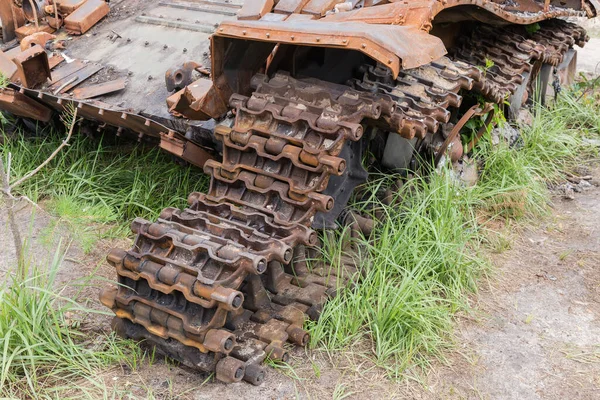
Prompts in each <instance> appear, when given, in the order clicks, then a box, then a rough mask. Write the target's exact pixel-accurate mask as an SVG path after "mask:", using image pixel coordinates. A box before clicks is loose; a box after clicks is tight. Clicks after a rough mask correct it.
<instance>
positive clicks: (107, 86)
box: [73, 78, 126, 100]
mask: <svg viewBox="0 0 600 400" xmlns="http://www.w3.org/2000/svg"><path fill="white" fill-rule="evenodd" d="M125 83H126V79H123V78H122V79H116V80H114V81H110V82H104V83H98V84H96V85H92V86H87V87H84V88H79V89H75V90H74V91H73V97H74V98H76V99H78V100H83V99H91V98H93V97H98V96H102V95H104V94H109V93H114V92H118V91H120V90H123V89H125Z"/></svg>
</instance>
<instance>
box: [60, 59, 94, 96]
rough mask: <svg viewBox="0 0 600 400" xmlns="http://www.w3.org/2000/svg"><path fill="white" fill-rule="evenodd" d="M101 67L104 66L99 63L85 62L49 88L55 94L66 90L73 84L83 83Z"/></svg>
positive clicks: (73, 85)
mask: <svg viewBox="0 0 600 400" xmlns="http://www.w3.org/2000/svg"><path fill="white" fill-rule="evenodd" d="M102 68H104V67H103V66H102V65H100V64H93V63H89V64H86V65H85V67H83V68H81V69H80V70H78V71H77V72H75V73H73V74H71V75H69V76H67V77H66V78H64V79H61V80H60V81H58V82H56V83H54V84H52V85H51V86H50V87H49V89H50V90H53V91H54V93H55V94H58V93H65V92H68V91H69V90H71V89H72V88H74V87H75V86H77V85H79V84H81V83H83V82H84V81H85V80H86V79H88V78H90V77H91V76H92V75H94V74H95V73H97V72H98V71H100V70H101V69H102Z"/></svg>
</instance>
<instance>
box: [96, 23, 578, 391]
mask: <svg viewBox="0 0 600 400" xmlns="http://www.w3.org/2000/svg"><path fill="white" fill-rule="evenodd" d="M540 25H541V27H540V29H539V30H538V31H537V32H535V33H534V34H532V35H527V32H524V31H523V29H522V28H521V27H507V28H503V30H502V34H499V33H498V31H497V28H494V29H491V28H489V27H485V26H482V27H478V28H477V29H476V30H475V31H474V32H473V34H472V35H471V36H469V37H466V38H464V39H462V40H461V42H460V43H459V45H458V46H457V47H456V48H455V49H454V50H453V52H452V53H451V55H450V56H449V57H443V58H441V59H440V60H437V61H435V62H432V63H431V64H428V65H425V66H422V67H419V68H416V69H412V70H405V71H402V72H401V73H400V75H399V76H398V77H397V78H396V79H394V78H393V77H392V75H391V73H390V72H389V70H387V69H386V68H384V67H380V66H373V65H365V66H363V67H361V69H360V72H361V77H360V79H353V80H351V81H350V82H348V86H346V85H336V84H331V83H326V82H321V81H317V80H315V79H303V80H297V79H294V78H292V77H290V76H289V75H287V74H285V73H277V74H275V75H274V76H273V77H271V78H269V77H267V76H265V75H260V74H258V75H256V76H254V77H253V78H252V81H251V86H252V90H253V92H252V94H251V95H250V96H244V95H241V94H234V95H233V96H232V97H231V98H230V100H229V104H230V107H231V108H232V110H234V113H235V121H234V122H233V124H232V125H231V126H227V125H219V126H218V127H217V128H216V130H215V137H216V139H217V140H219V141H220V142H222V144H223V159H222V161H220V162H218V161H208V162H207V163H206V165H205V172H206V173H208V174H210V175H211V183H210V188H209V190H208V193H206V194H203V193H192V194H191V195H190V196H189V198H188V205H189V206H188V208H186V209H184V210H179V209H175V208H167V209H165V210H163V212H162V213H161V215H160V217H159V218H158V220H157V221H156V222H150V221H145V220H143V219H136V220H135V221H134V222H133V223H132V230H133V232H135V233H136V238H135V242H134V245H133V248H132V249H130V250H127V251H126V250H120V249H115V250H113V251H112V252H111V253H110V254H109V255H108V257H107V259H108V262H109V263H110V264H111V265H112V266H113V267H114V268H115V269H116V271H117V276H118V282H119V286H115V287H110V288H108V289H105V290H104V291H103V292H102V293H101V296H100V298H101V301H102V303H103V304H104V305H106V306H107V307H109V308H110V309H112V310H113V311H114V313H115V315H116V317H115V319H114V321H113V329H115V330H116V331H117V332H118V333H119V334H121V335H123V336H126V337H130V338H133V339H136V340H144V341H146V342H147V343H149V344H150V345H153V346H155V347H156V348H157V349H158V350H159V351H161V352H162V353H164V354H166V355H168V356H170V357H172V358H174V359H176V360H179V361H181V362H182V363H183V364H185V365H188V366H190V367H193V368H196V369H199V370H202V371H206V372H215V374H216V378H217V379H219V380H221V381H224V382H236V381H240V380H242V379H244V380H246V381H248V382H250V383H253V384H260V383H262V381H263V380H264V375H265V372H264V369H263V367H262V365H261V364H262V363H263V361H264V360H265V359H266V358H267V357H270V358H272V359H276V360H286V359H287V357H288V355H287V350H286V348H285V343H286V342H288V343H292V344H295V345H300V346H304V345H306V344H307V342H308V340H309V336H308V332H306V331H305V330H304V328H303V326H304V323H305V321H306V320H307V319H313V320H316V319H318V317H319V315H320V313H321V310H322V308H323V305H324V304H325V302H326V301H327V300H328V299H330V298H331V297H333V296H335V295H336V293H337V292H338V291H339V290H340V289H341V288H342V287H344V286H345V285H347V284H348V283H349V282H351V281H353V280H354V279H356V277H357V276H358V274H359V273H360V270H359V268H358V267H357V265H355V263H354V261H353V259H352V257H351V256H349V255H347V256H343V257H342V258H341V260H339V263H336V264H335V265H329V264H326V263H324V262H322V261H315V260H316V259H317V257H316V250H315V246H318V245H319V243H318V242H319V240H318V236H317V233H316V232H315V231H314V230H313V229H312V228H311V225H312V224H313V221H314V220H315V216H316V215H317V213H327V212H331V210H332V209H333V208H334V199H333V198H332V197H330V196H328V195H327V194H325V193H324V192H325V190H326V189H327V186H328V183H329V180H330V178H331V177H334V176H342V175H343V174H344V173H345V172H346V168H347V165H346V163H347V160H346V159H344V158H343V157H342V156H341V152H342V149H343V148H344V146H345V144H346V143H349V142H356V141H359V140H360V139H361V138H362V136H363V134H364V131H363V129H364V128H363V126H364V124H366V123H369V124H376V125H381V126H384V127H385V129H387V130H389V131H392V132H397V133H398V134H400V135H401V136H403V137H405V138H407V139H412V138H414V137H417V138H420V139H423V138H425V137H427V135H432V134H435V133H436V132H438V130H439V129H440V126H442V125H444V124H447V123H449V121H450V119H451V116H452V115H451V110H457V109H458V108H459V107H460V106H461V104H462V102H463V94H464V93H465V92H474V93H479V94H481V95H482V96H483V97H484V98H485V99H486V101H490V102H496V103H500V102H502V101H503V100H504V99H506V98H507V97H508V96H510V95H511V94H512V93H514V92H515V90H516V89H517V88H518V87H519V85H521V84H522V82H523V79H524V74H525V73H527V72H529V71H530V70H531V68H532V67H531V66H532V65H533V64H534V63H535V62H547V63H552V64H553V65H558V63H560V62H561V61H562V56H563V54H564V53H565V52H566V51H567V50H568V49H569V48H570V47H571V46H572V45H573V44H580V45H581V44H583V43H584V42H585V40H586V38H587V36H586V35H585V31H583V30H582V29H580V28H579V27H575V25H573V24H569V23H566V22H564V21H550V22H548V23H540ZM488 60H491V61H492V65H491V66H490V65H489V62H488ZM486 64H488V67H487V68H481V66H485V65H486ZM335 217H337V216H335ZM357 218H358V219H360V217H357ZM356 221H357V219H350V222H356ZM358 225H359V224H356V223H354V224H353V225H352V229H353V230H355V231H356V230H357V229H359V228H358ZM360 225H361V226H365V225H369V223H368V221H367V222H366V223H365V222H364V221H362V222H361V224H360ZM349 251H351V249H349Z"/></svg>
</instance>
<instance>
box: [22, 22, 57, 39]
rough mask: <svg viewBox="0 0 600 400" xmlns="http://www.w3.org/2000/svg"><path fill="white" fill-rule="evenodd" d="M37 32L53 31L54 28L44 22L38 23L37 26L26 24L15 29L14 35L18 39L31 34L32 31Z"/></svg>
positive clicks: (54, 30)
mask: <svg viewBox="0 0 600 400" xmlns="http://www.w3.org/2000/svg"><path fill="white" fill-rule="evenodd" d="M38 32H46V33H54V32H56V29H54V28H53V27H51V26H50V25H49V24H48V23H45V22H40V23H38V26H37V27H36V26H35V25H32V24H28V25H23V26H20V27H18V28H17V29H15V35H16V36H17V39H18V40H23V39H25V38H26V37H27V36H29V35H33V34H34V33H38Z"/></svg>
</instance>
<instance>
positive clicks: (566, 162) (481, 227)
mask: <svg viewBox="0 0 600 400" xmlns="http://www.w3.org/2000/svg"><path fill="white" fill-rule="evenodd" d="M577 96H579V94H577V93H565V94H564V95H562V96H561V98H560V99H559V101H558V102H557V103H556V104H554V105H553V106H552V108H550V109H548V110H546V109H542V108H541V107H540V106H536V107H534V120H533V124H532V126H531V127H523V129H522V146H521V147H520V148H518V149H517V148H515V147H511V146H509V144H508V143H504V142H501V143H500V144H499V145H497V146H492V144H491V140H490V137H489V134H488V135H485V136H484V139H483V140H482V141H481V142H480V145H479V146H478V147H477V148H476V150H475V151H474V154H473V158H475V159H476V160H479V162H480V165H481V168H480V179H479V181H478V183H477V185H475V186H474V187H471V188H465V187H464V186H462V185H460V184H459V183H457V182H456V180H454V179H453V178H452V174H451V173H450V171H448V170H445V169H443V170H442V171H441V173H440V174H434V175H432V176H430V177H429V178H427V179H425V178H415V179H413V180H411V181H409V182H408V184H405V185H404V186H403V187H402V189H400V191H399V192H398V193H397V194H396V196H397V198H398V199H402V201H401V202H400V203H399V204H395V205H392V206H387V205H384V204H381V203H378V200H377V198H376V196H375V193H377V192H381V188H382V187H386V186H388V185H389V183H390V182H391V181H394V180H396V179H399V177H396V176H394V177H386V178H381V179H378V180H376V181H374V182H371V184H370V190H369V191H370V192H371V193H372V195H371V196H367V197H368V199H367V200H366V201H365V202H363V203H355V204H354V205H353V206H354V207H355V208H358V209H360V210H362V211H366V210H369V209H373V208H378V209H379V210H382V211H383V214H384V217H383V218H380V219H379V222H378V224H377V225H376V228H375V231H374V233H373V235H372V237H371V238H370V239H369V240H366V239H361V240H359V242H360V248H363V249H365V254H362V255H361V256H360V257H361V262H360V265H362V266H367V267H365V268H363V269H362V270H361V271H360V272H361V274H360V280H359V281H358V282H356V284H355V285H352V286H350V287H348V288H347V289H345V290H344V291H343V292H342V293H341V294H340V295H338V296H337V297H335V298H334V299H332V300H331V301H329V302H328V303H327V304H326V306H325V308H324V310H323V312H322V314H321V318H320V320H319V321H318V323H314V322H310V323H308V329H309V330H310V333H311V346H313V347H315V346H322V347H325V348H327V349H329V350H336V349H351V348H352V349H359V348H368V349H370V352H371V353H370V354H368V355H367V356H369V357H370V358H372V359H373V360H374V361H375V363H376V364H378V365H379V366H382V367H384V368H386V369H387V370H388V372H389V373H390V375H391V376H393V377H400V376H403V374H404V371H405V370H406V369H407V368H408V367H413V366H426V365H427V364H428V363H429V359H430V358H431V356H442V353H441V350H442V349H443V348H445V347H446V346H448V345H450V340H449V339H450V333H451V330H452V318H453V315H454V313H455V312H456V311H457V310H465V309H468V308H467V304H468V300H467V295H468V294H469V293H472V292H474V291H476V282H477V278H478V276H480V274H481V273H482V272H485V271H486V268H487V266H488V262H487V260H486V258H485V257H484V256H482V253H483V251H482V250H484V249H486V250H489V246H493V247H492V249H494V248H495V249H497V250H498V251H501V250H503V249H506V248H508V247H509V246H510V244H509V243H507V239H506V238H505V237H500V238H498V240H490V239H489V237H490V236H493V235H494V233H493V232H491V231H490V230H489V229H487V226H488V222H490V221H491V220H500V221H502V220H507V221H510V220H511V219H518V218H533V217H540V216H544V215H545V214H546V213H547V211H548V203H549V191H548V188H547V184H548V183H556V182H558V181H560V180H562V179H564V173H565V171H569V170H573V169H575V168H577V167H578V165H579V164H580V163H581V162H582V160H584V159H586V158H588V159H589V158H590V157H595V156H596V155H597V150H594V149H593V147H592V146H590V145H589V144H588V143H587V142H586V140H584V139H586V138H587V139H594V140H597V139H599V138H600V117H599V115H600V112H599V111H600V106H599V105H598V103H597V102H589V101H587V100H586V99H585V98H584V99H583V101H581V102H578V101H577V100H576V97H577ZM365 203H369V204H365ZM327 249H329V250H327ZM330 253H332V252H331V246H328V247H327V246H326V252H325V254H324V256H323V257H324V258H325V259H326V260H329V259H331V258H332V256H331V254H330ZM333 253H335V252H333ZM529 322H531V321H529ZM365 343H366V345H365Z"/></svg>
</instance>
